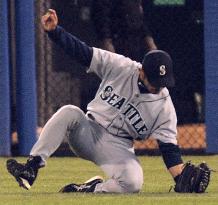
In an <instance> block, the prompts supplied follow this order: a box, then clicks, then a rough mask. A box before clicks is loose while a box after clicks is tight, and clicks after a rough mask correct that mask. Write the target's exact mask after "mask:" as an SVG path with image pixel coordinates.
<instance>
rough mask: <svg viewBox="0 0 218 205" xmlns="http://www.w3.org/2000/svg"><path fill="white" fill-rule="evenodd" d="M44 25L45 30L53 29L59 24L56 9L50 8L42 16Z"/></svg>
mask: <svg viewBox="0 0 218 205" xmlns="http://www.w3.org/2000/svg"><path fill="white" fill-rule="evenodd" d="M41 22H42V27H43V29H44V30H45V31H52V30H54V29H55V28H56V27H57V25H58V17H57V14H56V11H55V10H53V9H49V10H48V11H47V13H46V14H45V15H43V16H42V18H41Z"/></svg>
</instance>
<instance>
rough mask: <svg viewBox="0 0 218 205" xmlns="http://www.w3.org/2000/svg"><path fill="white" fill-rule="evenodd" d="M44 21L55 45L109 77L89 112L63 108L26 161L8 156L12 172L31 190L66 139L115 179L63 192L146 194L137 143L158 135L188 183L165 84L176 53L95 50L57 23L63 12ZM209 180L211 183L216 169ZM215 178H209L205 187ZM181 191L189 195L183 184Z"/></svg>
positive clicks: (171, 165)
mask: <svg viewBox="0 0 218 205" xmlns="http://www.w3.org/2000/svg"><path fill="white" fill-rule="evenodd" d="M42 26H43V28H44V30H45V31H46V32H47V34H48V37H49V38H50V39H51V40H52V41H53V42H54V43H56V44H58V45H59V46H60V47H62V48H63V49H64V50H65V51H66V53H67V54H68V55H70V56H71V57H72V58H73V59H76V60H77V61H78V62H80V63H81V64H83V65H85V66H86V67H87V73H91V72H94V73H95V74H96V75H98V76H99V77H100V78H101V80H102V81H101V84H100V87H99V89H98V91H97V93H96V96H95V98H94V99H93V100H92V101H91V102H90V103H89V104H88V106H87V110H88V111H87V113H86V114H85V113H84V112H83V111H82V110H81V109H80V108H78V107H76V106H73V105H66V106H63V107H62V108H60V109H59V110H58V111H57V112H56V113H55V114H54V115H53V116H52V117H51V119H50V120H49V121H48V122H47V123H46V125H45V126H44V128H43V130H42V133H41V135H40V137H39V139H38V141H37V142H36V144H35V145H34V146H33V148H32V150H31V152H30V157H29V158H28V160H27V162H26V163H25V164H21V163H19V162H17V161H16V160H14V159H9V160H8V161H7V169H8V171H9V173H10V174H11V175H13V176H14V177H15V179H16V181H17V182H18V183H19V185H20V186H21V187H23V188H25V189H30V187H31V186H32V185H33V183H34V181H35V179H36V177H37V173H38V170H39V169H40V168H41V167H43V166H45V163H46V160H47V159H48V158H49V156H51V154H52V153H54V151H55V150H56V149H57V148H58V147H59V145H60V144H61V143H62V141H63V139H64V138H65V137H67V139H68V142H69V145H70V147H71V148H72V150H73V152H74V153H75V154H76V155H77V156H79V157H81V158H83V159H86V160H90V161H92V162H94V163H95V164H96V165H98V166H99V167H100V168H101V169H102V170H103V171H104V172H105V173H106V175H107V176H108V179H107V180H105V181H104V180H103V179H102V178H100V177H94V178H92V179H90V180H88V181H87V182H85V183H83V184H74V183H72V184H69V185H66V186H64V187H63V188H62V189H61V190H60V192H95V193H102V192H107V193H135V192H139V191H140V189H141V188H142V184H143V171H142V167H141V165H140V162H139V160H138V159H137V157H136V155H135V154H134V149H133V140H144V139H147V138H148V137H149V136H152V137H154V138H155V139H157V141H158V143H159V148H160V151H161V153H162V156H163V160H164V163H165V165H166V167H167V169H168V170H169V172H170V174H171V175H172V177H173V178H174V180H175V181H176V185H177V184H178V182H181V178H183V172H184V170H185V169H186V167H187V166H188V165H185V166H184V164H183V161H182V159H181V154H180V149H179V147H178V145H177V139H176V135H177V130H176V125H177V117H176V113H175V109H174V106H173V103H172V100H171V97H170V95H169V91H168V89H167V88H166V87H172V86H174V84H175V82H174V77H173V71H172V60H171V58H170V56H169V54H167V53H166V52H164V51H161V50H155V51H150V52H148V53H147V54H145V57H144V60H143V62H142V64H141V63H139V62H135V61H132V60H131V59H129V58H126V57H124V56H122V55H118V54H115V53H111V52H109V51H105V50H101V49H98V48H94V47H89V46H88V45H86V44H85V43H84V42H81V41H80V40H79V39H78V38H76V37H75V36H73V35H71V34H69V33H67V32H66V31H65V30H64V29H63V28H62V27H60V26H58V17H57V15H56V12H55V11H54V10H52V9H50V10H49V11H48V12H47V13H46V14H45V15H44V16H42ZM204 165H205V164H204ZM202 166H203V165H202ZM208 170H209V169H208ZM201 178H202V177H201ZM203 179H204V182H205V181H206V182H208V183H209V174H208V175H207V177H206V175H205V176H204V177H203V178H202V180H203ZM189 182H190V180H188V182H187V183H189ZM208 183H204V186H205V187H204V189H203V191H204V190H205V189H206V187H207V185H208ZM188 185H189V184H188ZM188 185H187V186H188ZM198 186H199V185H198ZM177 187H178V186H177ZM201 188H202V186H201ZM175 191H178V192H183V190H182V189H179V188H177V189H176V188H175ZM196 192H197V191H196Z"/></svg>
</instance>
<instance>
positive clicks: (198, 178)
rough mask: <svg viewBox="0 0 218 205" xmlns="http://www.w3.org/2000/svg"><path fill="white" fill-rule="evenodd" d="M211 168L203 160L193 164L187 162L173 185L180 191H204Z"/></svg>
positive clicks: (208, 180)
mask: <svg viewBox="0 0 218 205" xmlns="http://www.w3.org/2000/svg"><path fill="white" fill-rule="evenodd" d="M210 174H211V169H210V168H209V167H208V165H207V164H206V163H205V162H202V163H200V164H199V165H197V166H196V165H194V164H192V163H191V162H187V163H186V164H185V165H184V168H183V171H182V173H181V175H180V176H179V178H178V180H177V182H176V185H175V187H174V190H175V192H180V193H192V192H195V193H204V192H205V190H206V189H207V187H208V185H209V182H210Z"/></svg>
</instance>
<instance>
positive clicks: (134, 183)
mask: <svg viewBox="0 0 218 205" xmlns="http://www.w3.org/2000/svg"><path fill="white" fill-rule="evenodd" d="M124 176H125V179H124V184H123V185H124V186H125V190H126V192H128V193H137V192H139V191H140V190H141V188H142V185H143V171H142V168H141V166H140V165H139V164H135V166H134V167H132V168H131V169H129V170H128V169H127V171H126V173H125V174H124Z"/></svg>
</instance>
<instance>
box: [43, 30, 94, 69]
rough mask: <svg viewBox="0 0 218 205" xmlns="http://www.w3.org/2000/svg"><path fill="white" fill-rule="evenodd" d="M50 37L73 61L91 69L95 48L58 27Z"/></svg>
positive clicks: (49, 33) (50, 33)
mask: <svg viewBox="0 0 218 205" xmlns="http://www.w3.org/2000/svg"><path fill="white" fill-rule="evenodd" d="M47 33H48V37H49V38H50V39H51V40H52V41H53V42H54V43H56V44H57V45H58V46H60V47H61V48H63V49H64V50H65V52H66V53H67V54H68V55H70V56H71V57H72V58H73V59H75V60H77V61H78V62H79V63H81V64H82V65H84V66H87V67H89V66H90V64H91V60H92V56H93V48H92V47H89V46H88V45H87V44H86V43H84V42H82V41H81V40H79V39H78V38H77V37H75V36H73V35H71V34H70V33H68V32H66V31H65V30H64V29H63V28H62V27H60V26H57V27H56V29H55V30H53V31H49V32H47Z"/></svg>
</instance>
